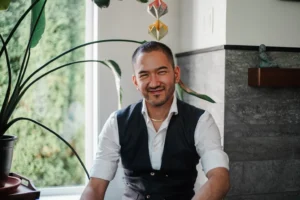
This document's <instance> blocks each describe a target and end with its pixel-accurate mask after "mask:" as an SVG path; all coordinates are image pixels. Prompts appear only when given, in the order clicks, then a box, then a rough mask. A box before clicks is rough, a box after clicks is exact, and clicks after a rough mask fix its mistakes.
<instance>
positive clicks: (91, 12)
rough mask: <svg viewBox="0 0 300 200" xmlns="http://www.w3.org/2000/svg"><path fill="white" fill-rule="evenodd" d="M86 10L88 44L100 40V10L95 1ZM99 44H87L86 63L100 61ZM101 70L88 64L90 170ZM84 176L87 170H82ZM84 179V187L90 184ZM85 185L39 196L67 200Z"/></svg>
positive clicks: (47, 189)
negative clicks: (65, 199)
mask: <svg viewBox="0 0 300 200" xmlns="http://www.w3.org/2000/svg"><path fill="white" fill-rule="evenodd" d="M85 3H86V9H85V12H86V14H85V25H86V26H85V42H90V41H95V40H98V7H97V6H94V2H93V1H90V0H86V1H85ZM98 57H99V56H98V45H88V46H86V47H85V59H86V60H98ZM98 77H99V68H98V63H86V64H85V134H84V135H85V166H86V168H87V170H88V171H89V170H90V168H91V167H92V164H93V160H94V158H95V154H96V150H97V138H98V133H99V130H100V128H99V109H98V108H99V105H98V104H99V92H98V91H99V90H98V88H99V78H98ZM82 173H84V170H82ZM88 181H89V180H88V178H87V177H86V178H85V185H86V184H87V183H88ZM85 185H81V186H63V187H45V188H39V189H38V190H40V192H41V193H40V196H41V197H46V198H47V200H50V199H52V198H51V197H53V200H54V199H57V198H59V197H63V198H67V195H72V196H74V195H78V197H79V196H80V195H81V194H82V192H83V190H84V188H85Z"/></svg>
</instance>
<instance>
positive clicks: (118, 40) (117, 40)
mask: <svg viewBox="0 0 300 200" xmlns="http://www.w3.org/2000/svg"><path fill="white" fill-rule="evenodd" d="M104 42H131V43H138V44H143V43H145V42H146V41H136V40H124V39H110V40H97V41H93V42H88V43H84V44H81V45H78V46H76V47H74V48H72V49H69V50H67V51H65V52H63V53H61V54H60V55H58V56H56V57H55V58H52V59H51V60H50V61H48V62H47V63H45V64H44V65H42V66H41V67H39V68H38V69H37V70H35V71H34V72H33V73H32V74H31V75H30V76H29V77H28V78H27V79H26V80H25V81H24V83H23V84H22V85H21V89H23V87H24V85H25V84H26V83H27V82H28V81H29V79H30V78H31V77H32V76H34V75H35V74H36V73H37V72H39V71H40V70H42V69H43V68H45V67H46V66H47V65H49V64H50V63H52V62H53V61H55V60H57V59H58V58H60V57H62V56H64V55H66V54H68V53H70V52H72V51H74V50H76V49H79V48H82V47H84V46H88V45H91V44H96V43H104Z"/></svg>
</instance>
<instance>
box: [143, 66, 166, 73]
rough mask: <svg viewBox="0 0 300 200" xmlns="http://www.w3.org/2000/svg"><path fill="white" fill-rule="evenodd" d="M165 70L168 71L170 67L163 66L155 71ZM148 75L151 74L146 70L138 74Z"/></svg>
mask: <svg viewBox="0 0 300 200" xmlns="http://www.w3.org/2000/svg"><path fill="white" fill-rule="evenodd" d="M163 69H168V67H166V66H161V67H158V68H156V69H155V71H159V70H163ZM147 73H149V71H146V70H141V71H139V72H138V74H147Z"/></svg>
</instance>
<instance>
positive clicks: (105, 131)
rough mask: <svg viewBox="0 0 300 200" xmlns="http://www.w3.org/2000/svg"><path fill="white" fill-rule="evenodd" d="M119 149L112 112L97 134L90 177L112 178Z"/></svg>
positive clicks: (116, 129)
mask: <svg viewBox="0 0 300 200" xmlns="http://www.w3.org/2000/svg"><path fill="white" fill-rule="evenodd" d="M120 149H121V146H120V143H119V134H118V123H117V117H116V112H114V113H112V114H111V115H110V117H109V118H108V119H107V121H106V122H105V124H104V126H103V128H102V131H101V133H100V134H99V140H98V150H97V153H96V158H95V160H94V163H93V166H92V169H91V177H95V178H101V179H104V180H108V181H111V180H113V179H114V177H115V175H116V171H117V168H118V163H119V159H120Z"/></svg>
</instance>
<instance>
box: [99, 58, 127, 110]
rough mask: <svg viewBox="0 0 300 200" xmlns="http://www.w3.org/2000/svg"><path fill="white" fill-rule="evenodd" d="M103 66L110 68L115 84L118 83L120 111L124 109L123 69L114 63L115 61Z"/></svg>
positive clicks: (107, 61) (109, 61)
mask: <svg viewBox="0 0 300 200" xmlns="http://www.w3.org/2000/svg"><path fill="white" fill-rule="evenodd" d="M103 64H105V65H106V66H107V67H109V68H110V69H111V70H112V72H113V74H114V77H115V82H116V88H117V92H118V107H119V109H120V108H121V107H122V93H123V91H122V87H121V75H122V73H121V69H120V67H119V65H118V64H117V63H116V62H115V61H113V60H106V61H104V62H103Z"/></svg>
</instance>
